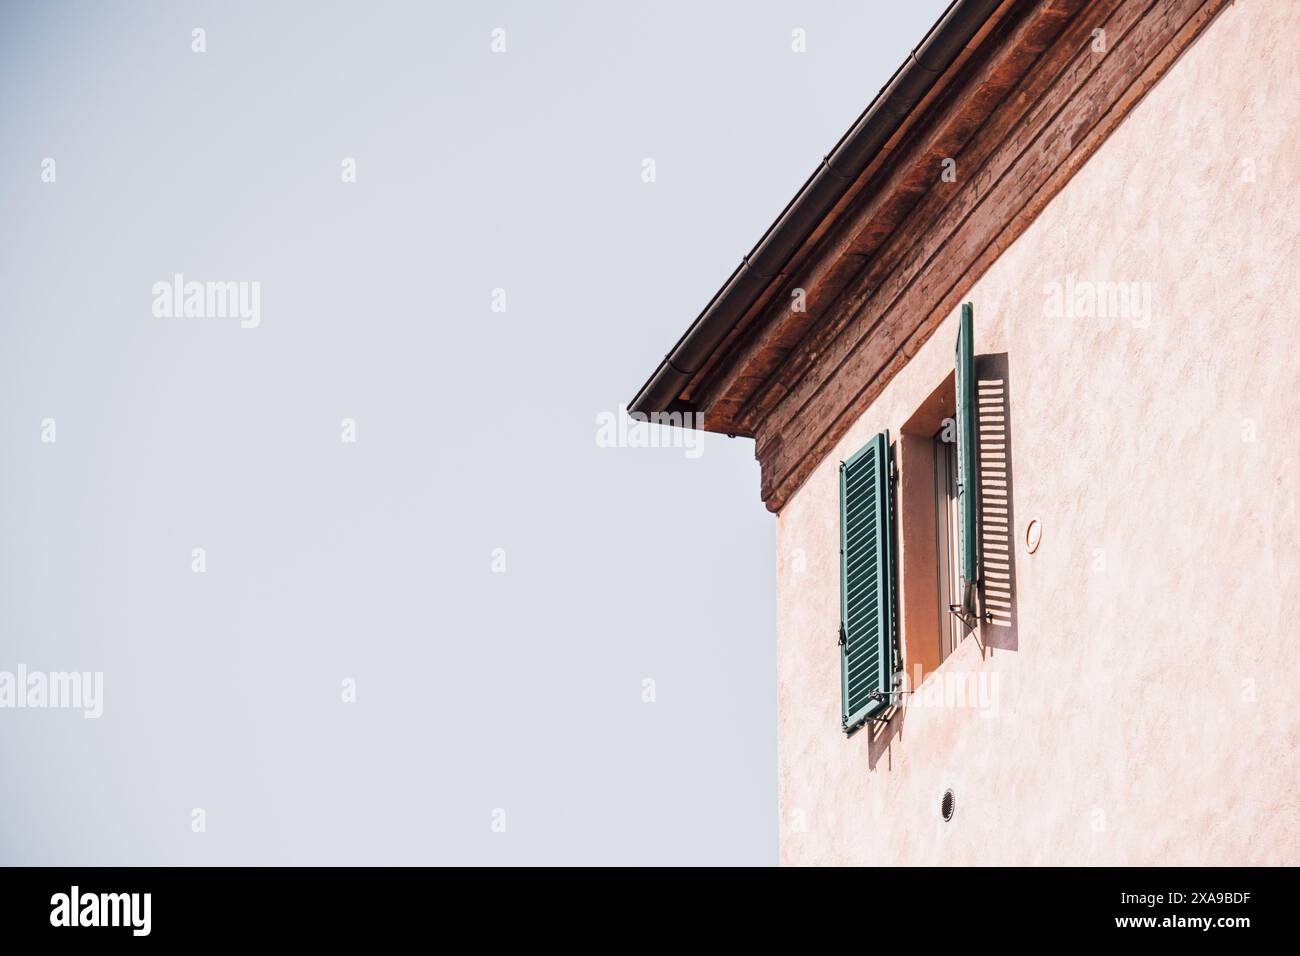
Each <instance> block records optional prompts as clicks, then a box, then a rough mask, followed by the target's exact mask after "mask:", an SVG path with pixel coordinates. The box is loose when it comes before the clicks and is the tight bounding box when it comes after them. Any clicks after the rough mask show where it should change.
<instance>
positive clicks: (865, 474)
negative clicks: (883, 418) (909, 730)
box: [840, 432, 895, 733]
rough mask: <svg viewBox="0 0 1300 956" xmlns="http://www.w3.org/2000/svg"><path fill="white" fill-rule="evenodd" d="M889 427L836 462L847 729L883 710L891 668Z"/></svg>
mask: <svg viewBox="0 0 1300 956" xmlns="http://www.w3.org/2000/svg"><path fill="white" fill-rule="evenodd" d="M892 515H893V501H892V496H891V494H890V483H889V433H888V432H881V433H880V434H879V435H877V436H876V437H875V438H873V439H872V440H871V441H870V442H868V443H867V446H866V447H865V448H863V449H862V450H861V451H859V452H858V453H857V454H856V455H854V456H853V457H852V458H850V459H849V460H848V461H846V462H844V464H842V465H840V685H841V687H840V689H841V694H842V710H841V718H842V720H843V724H844V730H845V732H846V733H847V732H851V731H853V730H856V729H857V728H858V727H860V726H861V725H862V723H863V721H865V720H866V719H867V718H868V717H871V716H872V715H873V714H875V713H876V712H877V711H879V710H881V709H883V708H884V707H885V706H886V705H887V703H888V698H884V699H881V698H879V697H872V696H871V695H872V694H882V693H886V692H888V691H889V690H890V687H891V676H892V673H893V667H894V621H895V609H894V553H893V543H892V540H891V534H890V528H891V525H892Z"/></svg>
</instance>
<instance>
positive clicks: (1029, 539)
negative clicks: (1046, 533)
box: [1025, 518, 1043, 554]
mask: <svg viewBox="0 0 1300 956" xmlns="http://www.w3.org/2000/svg"><path fill="white" fill-rule="evenodd" d="M1042 540H1043V526H1042V525H1041V524H1039V523H1038V519H1037V518H1030V519H1029V524H1028V525H1027V526H1026V527H1025V547H1026V548H1028V549H1029V553H1030V554H1033V553H1034V552H1035V551H1037V550H1038V543H1039V542H1040V541H1042Z"/></svg>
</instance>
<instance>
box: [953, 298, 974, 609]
mask: <svg viewBox="0 0 1300 956" xmlns="http://www.w3.org/2000/svg"><path fill="white" fill-rule="evenodd" d="M956 376H957V512H958V515H959V516H960V519H961V595H962V606H963V607H964V608H965V609H966V610H967V611H968V612H969V613H971V614H974V613H975V591H976V585H977V584H978V582H979V558H978V549H977V547H976V545H977V542H976V540H975V494H976V491H975V489H976V481H977V476H976V467H977V463H976V456H975V316H974V308H973V307H972V306H971V304H970V303H969V302H967V303H965V304H964V305H962V307H961V327H960V328H959V330H958V332H957V373H956Z"/></svg>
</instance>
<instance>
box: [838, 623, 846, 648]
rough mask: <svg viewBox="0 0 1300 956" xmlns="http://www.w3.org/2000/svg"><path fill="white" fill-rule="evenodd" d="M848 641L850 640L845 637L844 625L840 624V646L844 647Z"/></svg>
mask: <svg viewBox="0 0 1300 956" xmlns="http://www.w3.org/2000/svg"><path fill="white" fill-rule="evenodd" d="M847 643H848V641H846V640H845V639H844V625H843V624H840V647H843V646H844V645H845V644H847Z"/></svg>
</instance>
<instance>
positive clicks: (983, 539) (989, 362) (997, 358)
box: [975, 352, 1020, 651]
mask: <svg viewBox="0 0 1300 956" xmlns="http://www.w3.org/2000/svg"><path fill="white" fill-rule="evenodd" d="M1010 395H1011V382H1010V367H1009V363H1008V361H1007V353H1006V352H996V353H993V354H991V355H980V356H977V357H976V359H975V402H976V405H977V407H978V412H977V413H976V428H977V429H978V431H979V438H978V443H977V447H978V448H979V476H980V549H981V554H982V556H983V576H984V608H983V609H984V613H985V615H986V619H985V621H984V623H983V626H982V627H981V632H982V634H981V636H982V643H983V644H984V646H985V647H992V648H997V649H998V650H1007V651H1014V650H1017V649H1018V648H1019V643H1020V642H1019V637H1018V634H1017V630H1016V600H1015V580H1016V541H1015V527H1016V521H1015V515H1014V514H1013V513H1012V507H1011V498H1012V495H1011V489H1012V475H1011V469H1012V466H1011V462H1012V460H1013V459H1012V455H1011V401H1010Z"/></svg>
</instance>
